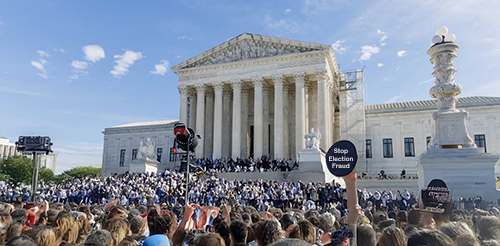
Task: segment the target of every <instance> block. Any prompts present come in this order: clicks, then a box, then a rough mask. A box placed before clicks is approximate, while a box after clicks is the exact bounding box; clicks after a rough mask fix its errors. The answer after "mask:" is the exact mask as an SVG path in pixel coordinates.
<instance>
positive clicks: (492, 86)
mask: <svg viewBox="0 0 500 246" xmlns="http://www.w3.org/2000/svg"><path fill="white" fill-rule="evenodd" d="M499 85H500V80H496V81H492V82H489V83H484V84H483V85H480V86H475V88H474V89H472V90H470V92H469V91H466V92H465V93H464V94H463V95H462V96H494V97H498V96H500V86H499Z"/></svg>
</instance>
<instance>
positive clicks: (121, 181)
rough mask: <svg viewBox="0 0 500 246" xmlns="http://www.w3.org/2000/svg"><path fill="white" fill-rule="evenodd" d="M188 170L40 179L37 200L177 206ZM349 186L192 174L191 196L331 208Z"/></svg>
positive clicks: (378, 201) (17, 188)
mask: <svg viewBox="0 0 500 246" xmlns="http://www.w3.org/2000/svg"><path fill="white" fill-rule="evenodd" d="M185 189H186V177H185V174H182V173H178V172H169V171H166V172H165V173H161V174H158V175H153V174H144V173H143V174H130V173H125V174H121V175H114V176H110V177H106V178H100V177H94V178H76V179H73V180H71V181H69V182H65V183H61V184H55V183H44V182H41V183H40V184H39V186H38V194H37V196H36V197H37V201H38V202H42V201H44V200H46V201H49V202H51V203H76V204H88V205H93V204H106V203H109V202H113V201H115V200H118V201H119V202H118V203H119V204H120V205H122V206H131V205H133V206H138V205H148V204H161V203H165V204H167V205H168V206H174V205H175V204H176V203H181V204H183V203H184V200H185V196H186V195H185V194H186V191H185ZM345 194H346V193H345V189H344V188H342V187H341V186H340V185H339V183H336V182H335V181H333V182H331V183H303V182H300V181H299V182H287V181H282V182H278V181H269V180H252V181H251V180H249V181H242V180H240V181H236V180H225V179H222V178H216V177H215V176H211V177H210V178H208V179H205V178H200V179H199V178H198V177H197V176H196V175H191V178H190V184H189V192H188V199H189V201H191V202H194V203H197V204H203V205H207V206H220V205H222V204H225V203H226V204H241V205H242V206H248V205H249V206H253V207H255V208H257V209H258V210H262V209H268V208H270V207H275V208H280V209H288V208H293V209H301V208H303V207H304V208H306V209H320V210H324V209H329V208H331V207H333V206H334V204H336V203H338V202H340V201H342V199H343V198H344V197H345ZM30 195H31V193H30V187H29V186H26V185H14V184H9V183H5V182H3V181H0V201H3V202H9V203H12V202H14V201H22V202H25V201H28V200H29V198H30ZM358 200H359V204H360V205H361V206H362V207H363V208H364V207H366V206H367V205H368V204H373V205H374V206H375V207H376V208H377V209H380V208H386V209H388V211H393V210H397V209H401V210H407V209H408V208H409V207H411V206H412V205H413V204H415V203H416V198H415V195H414V194H412V193H410V192H407V191H402V192H400V191H399V190H395V191H388V190H383V191H375V192H373V193H372V192H369V191H367V190H359V191H358Z"/></svg>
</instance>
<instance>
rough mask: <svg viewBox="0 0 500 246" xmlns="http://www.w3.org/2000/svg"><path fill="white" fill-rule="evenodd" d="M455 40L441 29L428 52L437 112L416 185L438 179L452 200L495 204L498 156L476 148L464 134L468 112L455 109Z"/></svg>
mask: <svg viewBox="0 0 500 246" xmlns="http://www.w3.org/2000/svg"><path fill="white" fill-rule="evenodd" d="M454 41H455V35H453V34H451V33H448V29H447V28H446V27H441V28H439V29H438V30H437V31H436V36H434V38H433V39H432V44H431V48H430V49H429V50H428V51H427V54H428V55H429V56H430V57H431V63H432V64H434V72H433V73H432V75H433V76H434V77H435V78H436V82H435V83H436V85H434V86H433V87H432V88H431V89H430V91H429V94H430V96H431V97H432V98H436V105H437V111H436V112H434V113H433V115H432V116H433V119H434V129H433V133H432V142H431V144H430V146H429V149H428V150H426V151H424V152H423V153H422V155H421V156H420V158H419V161H418V164H417V172H418V186H419V189H420V190H422V189H424V188H426V186H427V184H428V183H429V182H430V181H431V180H433V179H441V180H443V181H444V182H446V184H447V185H448V188H449V189H450V191H451V195H452V197H453V199H454V200H458V199H459V198H460V197H462V198H469V197H473V196H481V197H482V198H483V200H485V201H490V202H491V201H497V200H498V199H499V198H500V192H498V191H497V190H496V186H495V166H496V165H497V163H498V160H499V156H495V155H491V154H487V153H484V149H482V148H477V146H476V144H475V143H474V141H473V140H472V138H471V137H470V136H469V133H468V132H467V127H466V119H467V118H468V117H469V113H468V112H467V111H465V110H460V109H457V108H456V107H455V105H456V102H457V99H456V98H455V97H456V96H458V95H460V93H462V86H461V85H460V84H458V83H455V79H454V77H453V74H454V73H455V72H456V71H457V70H455V67H454V64H453V59H455V58H456V57H457V56H456V54H457V51H458V49H459V48H460V46H458V45H457V44H456V43H455V42H454Z"/></svg>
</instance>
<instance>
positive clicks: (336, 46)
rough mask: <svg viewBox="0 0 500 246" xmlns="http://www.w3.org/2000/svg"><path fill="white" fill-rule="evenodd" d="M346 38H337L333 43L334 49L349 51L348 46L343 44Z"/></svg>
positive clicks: (338, 51)
mask: <svg viewBox="0 0 500 246" xmlns="http://www.w3.org/2000/svg"><path fill="white" fill-rule="evenodd" d="M343 43H345V40H337V41H336V42H335V43H334V44H332V47H333V50H335V51H337V53H339V54H342V53H344V52H346V51H347V47H346V46H343Z"/></svg>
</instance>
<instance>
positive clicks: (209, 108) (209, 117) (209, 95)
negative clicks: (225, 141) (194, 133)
mask: <svg viewBox="0 0 500 246" xmlns="http://www.w3.org/2000/svg"><path fill="white" fill-rule="evenodd" d="M205 97H206V103H207V105H206V107H205V139H201V140H203V141H204V143H205V151H204V153H205V156H206V157H209V156H211V155H212V154H213V150H214V148H213V144H214V92H213V91H212V88H210V89H209V88H206V89H205Z"/></svg>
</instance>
